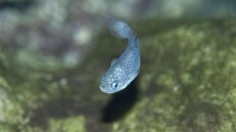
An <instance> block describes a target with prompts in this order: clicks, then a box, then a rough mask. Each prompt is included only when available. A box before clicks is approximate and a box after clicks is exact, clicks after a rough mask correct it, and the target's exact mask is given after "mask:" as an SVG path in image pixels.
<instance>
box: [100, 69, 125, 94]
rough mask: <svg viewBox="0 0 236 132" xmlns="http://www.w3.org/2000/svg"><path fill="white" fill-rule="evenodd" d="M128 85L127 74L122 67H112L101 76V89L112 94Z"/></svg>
mask: <svg viewBox="0 0 236 132" xmlns="http://www.w3.org/2000/svg"><path fill="white" fill-rule="evenodd" d="M127 85H128V82H127V76H126V73H125V71H124V70H122V69H121V68H118V67H117V68H110V69H109V70H108V71H107V72H106V73H105V75H104V76H103V77H102V78H101V83H100V86H99V87H100V90H101V91H102V92H104V93H107V94H112V93H115V92H117V91H120V90H122V89H124V88H125V87H126V86H127Z"/></svg>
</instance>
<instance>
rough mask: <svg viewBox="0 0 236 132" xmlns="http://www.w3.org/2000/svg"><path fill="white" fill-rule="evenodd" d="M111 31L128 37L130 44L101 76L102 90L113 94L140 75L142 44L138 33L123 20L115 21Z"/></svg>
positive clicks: (122, 36)
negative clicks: (140, 44)
mask: <svg viewBox="0 0 236 132" xmlns="http://www.w3.org/2000/svg"><path fill="white" fill-rule="evenodd" d="M110 31H111V33H112V34H113V35H114V36H116V37H119V38H121V39H128V46H127V48H126V49H125V51H124V52H123V53H122V54H121V56H120V57H119V58H115V59H113V60H112V62H111V66H110V68H109V69H108V71H107V72H106V73H105V75H103V76H102V78H101V83H100V86H99V87H100V90H101V91H102V92H104V93H107V94H112V93H115V92H118V91H120V90H122V89H124V88H126V87H127V86H128V85H129V84H130V83H131V82H132V81H133V80H134V79H135V78H136V77H137V75H138V73H139V69H140V63H141V61H140V46H139V40H138V38H137V36H136V34H135V33H134V32H133V31H132V30H131V28H130V27H129V25H128V24H126V23H125V22H123V21H113V22H112V23H111V25H110Z"/></svg>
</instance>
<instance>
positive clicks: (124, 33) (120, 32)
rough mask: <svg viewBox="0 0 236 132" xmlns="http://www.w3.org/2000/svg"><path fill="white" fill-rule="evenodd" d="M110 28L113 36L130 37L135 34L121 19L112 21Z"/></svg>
mask: <svg viewBox="0 0 236 132" xmlns="http://www.w3.org/2000/svg"><path fill="white" fill-rule="evenodd" d="M110 30H111V33H112V34H113V35H114V36H116V37H119V38H122V39H131V38H133V37H134V36H135V35H134V33H133V31H132V30H131V28H130V27H129V25H128V24H126V23H125V22H123V21H113V22H112V23H111V25H110Z"/></svg>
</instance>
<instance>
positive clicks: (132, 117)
mask: <svg viewBox="0 0 236 132" xmlns="http://www.w3.org/2000/svg"><path fill="white" fill-rule="evenodd" d="M130 25H131V27H132V28H133V29H134V30H135V32H136V33H137V34H138V37H139V39H140V42H141V56H142V60H141V61H142V65H141V72H140V74H139V77H138V81H137V84H138V85H137V86H138V90H139V94H138V95H140V96H139V98H138V99H137V100H136V102H135V103H134V101H133V102H132V104H133V105H134V106H133V107H129V109H127V111H126V112H127V113H126V114H124V116H123V118H119V119H117V120H115V121H114V122H113V123H110V124H105V125H104V123H103V122H102V121H101V120H98V118H99V116H101V110H102V109H103V107H104V106H105V105H106V104H105V103H106V101H107V100H109V97H111V96H108V95H105V94H103V93H102V92H101V91H99V88H98V85H99V84H98V83H99V79H100V76H101V75H102V74H103V73H104V72H105V71H106V70H107V68H108V67H109V65H110V62H108V61H110V60H111V59H112V58H113V57H115V56H116V55H120V53H121V52H122V51H123V49H124V48H125V46H126V45H125V44H121V43H122V42H124V43H125V41H123V40H118V39H117V38H115V37H112V35H110V34H108V32H107V33H104V34H102V35H100V36H99V37H98V38H97V40H96V45H95V47H94V51H92V52H91V54H89V55H88V56H87V58H85V60H84V61H83V62H82V63H81V65H79V66H78V68H74V69H73V68H72V69H67V68H65V67H63V64H61V63H60V61H59V60H58V59H57V58H55V57H48V56H46V57H45V56H43V55H40V54H38V53H34V52H32V51H29V50H27V49H25V48H24V47H20V48H17V49H14V50H12V49H11V48H9V49H3V48H2V52H1V53H0V73H1V75H0V88H1V89H0V92H1V93H0V95H1V96H0V101H1V102H0V116H1V117H0V122H1V124H0V130H3V131H9V132H11V131H34V132H41V131H77V130H78V131H102V132H104V131H111V130H110V128H112V130H113V131H114V132H116V131H128V132H129V131H131V132H132V131H134V132H139V131H141V132H143V131H166V132H172V131H173V132H178V131H179V132H182V131H190V132H191V131H192V132H198V131H208V132H215V131H222V132H225V131H227V132H228V131H235V130H236V126H235V124H236V120H235V118H234V117H236V112H235V111H236V96H235V95H236V81H235V78H236V39H235V34H236V28H235V27H236V20H235V19H218V20H199V21H194V20H156V19H151V20H145V21H141V22H140V23H135V24H130ZM5 45H6V44H5ZM127 99H129V98H127ZM135 99H136V98H135ZM125 105H127V104H125ZM125 105H123V106H125ZM126 107H127V106H126ZM122 109H124V108H122V107H121V108H119V110H121V111H122ZM6 113H7V114H6ZM2 115H4V116H2ZM76 124H78V126H77V125H76ZM87 126H91V127H90V128H88V127H87Z"/></svg>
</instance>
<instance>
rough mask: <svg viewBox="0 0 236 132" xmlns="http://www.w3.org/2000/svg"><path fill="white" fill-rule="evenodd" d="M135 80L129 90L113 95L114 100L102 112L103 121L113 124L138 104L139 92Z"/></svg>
mask: <svg viewBox="0 0 236 132" xmlns="http://www.w3.org/2000/svg"><path fill="white" fill-rule="evenodd" d="M137 80H138V79H135V80H134V81H133V82H132V83H130V85H128V87H127V88H125V89H124V90H122V91H119V92H117V93H114V94H112V98H111V99H110V101H109V102H108V104H107V105H106V106H105V107H104V108H103V110H102V117H101V121H102V122H104V123H112V122H114V121H116V120H119V119H120V118H122V117H124V116H125V115H126V113H128V112H129V111H130V110H131V108H132V107H133V106H134V104H135V103H136V102H137V99H138V95H139V91H138V88H137Z"/></svg>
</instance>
